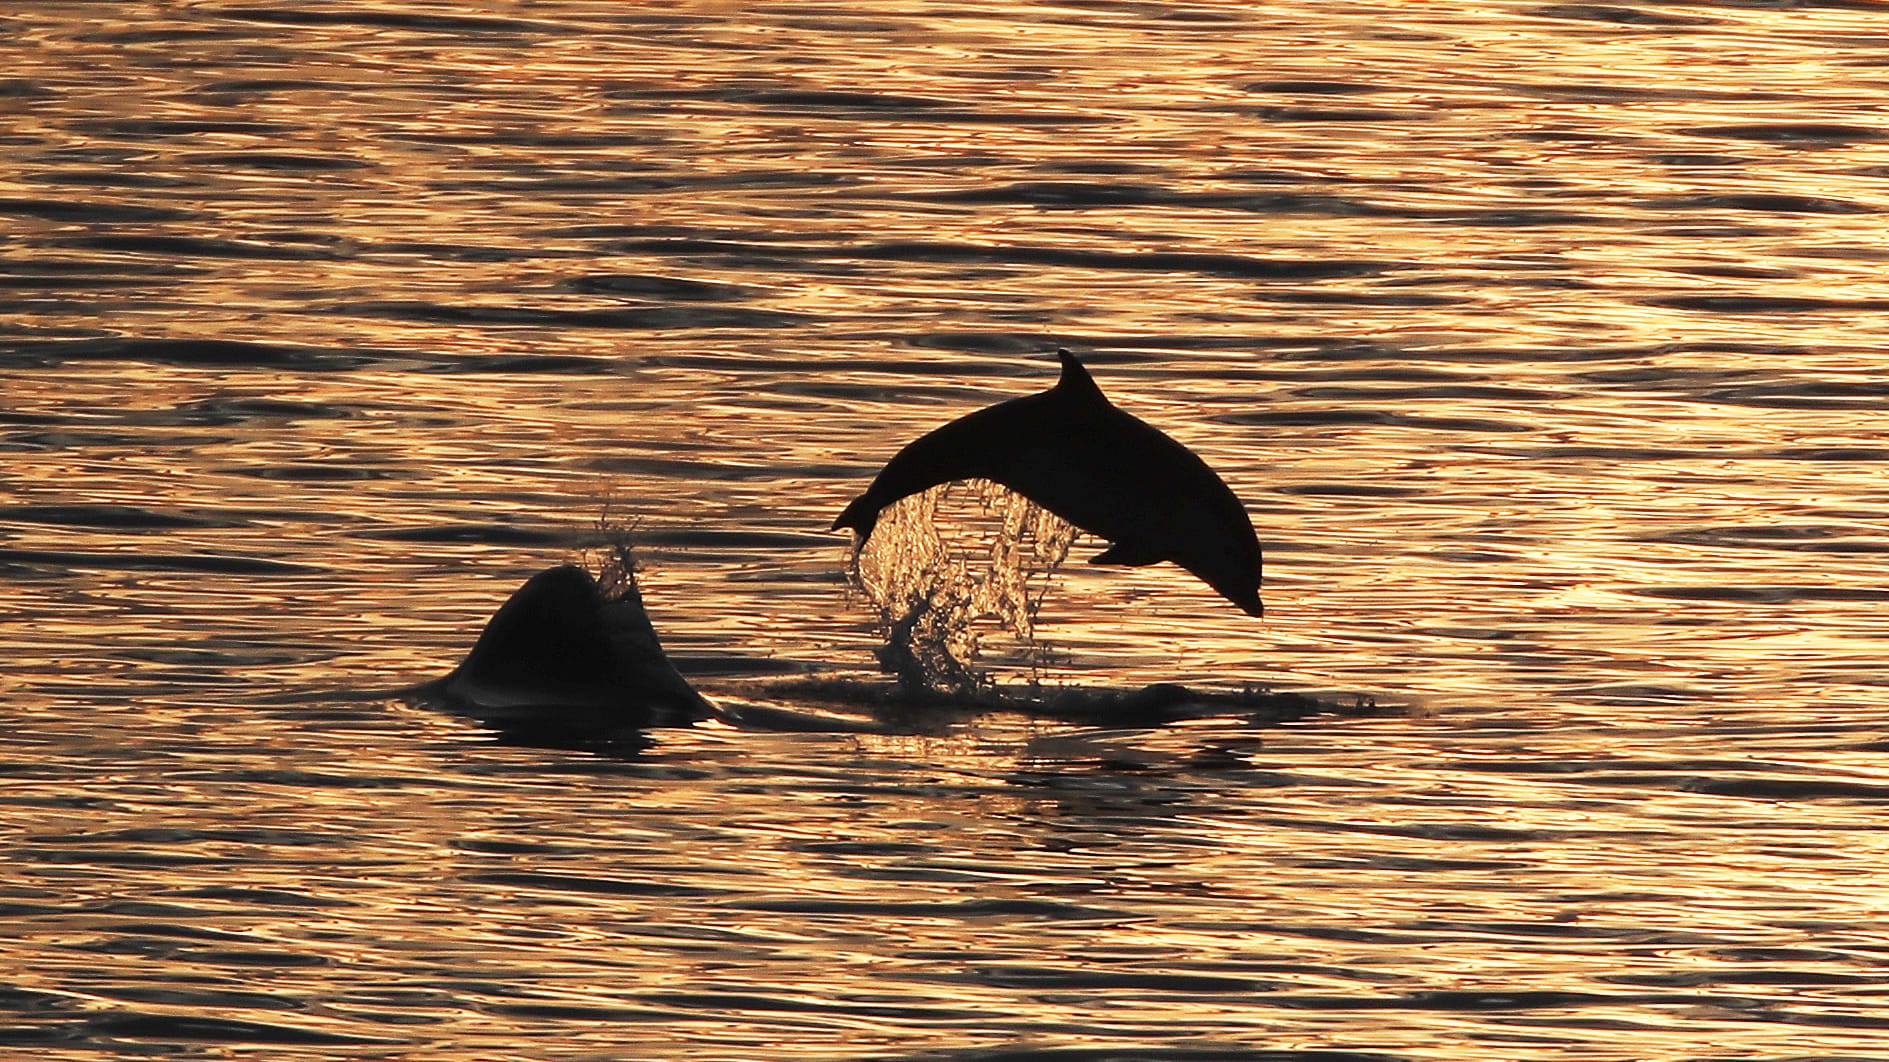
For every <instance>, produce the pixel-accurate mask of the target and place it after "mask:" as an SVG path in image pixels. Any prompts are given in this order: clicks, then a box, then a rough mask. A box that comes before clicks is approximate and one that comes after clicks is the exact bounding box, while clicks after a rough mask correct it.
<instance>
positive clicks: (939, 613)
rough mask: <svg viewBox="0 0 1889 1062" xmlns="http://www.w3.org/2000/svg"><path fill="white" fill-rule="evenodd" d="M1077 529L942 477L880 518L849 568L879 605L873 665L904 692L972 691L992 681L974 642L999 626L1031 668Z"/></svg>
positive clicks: (1022, 503) (1025, 502) (1005, 494)
mask: <svg viewBox="0 0 1889 1062" xmlns="http://www.w3.org/2000/svg"><path fill="white" fill-rule="evenodd" d="M1077 533H1078V532H1077V530H1076V528H1075V527H1074V526H1073V525H1071V524H1069V523H1068V522H1067V521H1065V520H1063V519H1062V518H1061V517H1058V516H1056V515H1055V514H1054V513H1051V512H1049V511H1048V510H1046V509H1044V508H1043V507H1042V506H1040V505H1037V504H1036V503H1035V502H1033V501H1031V500H1029V499H1028V498H1025V497H1023V496H1022V495H1020V494H1017V493H1014V492H1012V491H1010V490H1008V489H1006V488H1004V487H1002V486H999V485H998V484H995V483H991V482H989V481H986V480H971V481H968V482H964V483H949V484H945V485H943V486H940V487H934V488H932V489H931V490H928V491H925V492H923V493H921V494H916V495H913V496H911V497H909V498H905V499H902V500H901V501H899V502H896V503H894V504H893V505H891V506H888V507H887V508H886V509H885V510H884V511H883V512H881V513H880V514H879V521H878V526H877V529H876V530H875V531H874V533H873V535H872V537H871V538H870V539H868V540H867V541H866V543H865V544H864V545H863V546H858V547H855V549H854V551H853V555H852V557H851V560H850V563H849V565H848V574H849V575H850V576H851V578H852V581H853V584H854V585H855V586H857V587H858V588H859V589H860V590H861V591H862V592H864V593H865V595H866V597H867V599H868V600H869V601H871V603H872V604H873V606H874V607H875V608H876V609H877V610H878V613H879V620H880V626H881V630H882V633H883V635H884V637H885V644H884V645H883V646H882V647H881V648H880V649H879V651H878V657H879V665H880V667H881V669H882V670H884V671H886V672H887V673H888V674H891V675H894V676H896V677H897V679H898V682H899V685H900V686H901V687H905V688H907V689H925V690H950V691H955V692H969V691H971V690H974V689H977V688H978V687H980V686H986V685H988V684H989V681H990V679H989V676H988V675H987V674H986V673H985V672H984V671H983V670H981V669H980V668H978V667H977V666H976V659H977V656H978V651H979V649H980V644H981V642H982V639H983V638H984V636H985V635H986V634H988V633H990V632H992V631H993V630H994V631H999V632H1004V633H1006V634H1008V635H1009V636H1010V638H1011V639H1012V640H1013V641H1014V642H1015V643H1016V645H1017V647H1018V648H1019V649H1021V650H1022V652H1023V655H1024V657H1025V658H1026V659H1027V660H1028V661H1029V662H1030V666H1031V668H1032V671H1033V672H1034V671H1035V669H1036V668H1037V666H1038V664H1039V663H1040V661H1041V660H1042V658H1043V655H1044V653H1045V651H1046V650H1045V647H1044V646H1043V645H1042V644H1041V643H1040V642H1038V641H1037V639H1036V615H1037V610H1038V609H1039V608H1040V607H1041V605H1042V602H1043V595H1044V594H1045V593H1046V592H1047V591H1048V589H1049V586H1050V583H1051V581H1052V579H1053V577H1054V575H1055V573H1056V571H1057V569H1058V568H1060V567H1061V566H1062V563H1063V561H1064V560H1065V559H1066V558H1067V557H1068V556H1069V548H1070V546H1071V545H1072V544H1073V543H1074V542H1075V538H1076V535H1077Z"/></svg>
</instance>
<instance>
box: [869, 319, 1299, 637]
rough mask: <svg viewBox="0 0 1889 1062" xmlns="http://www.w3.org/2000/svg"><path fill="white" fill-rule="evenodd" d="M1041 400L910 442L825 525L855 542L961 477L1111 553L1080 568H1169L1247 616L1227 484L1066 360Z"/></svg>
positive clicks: (1245, 577)
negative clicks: (890, 512)
mask: <svg viewBox="0 0 1889 1062" xmlns="http://www.w3.org/2000/svg"><path fill="white" fill-rule="evenodd" d="M1056 357H1057V358H1058V359H1059V360H1061V362H1062V378H1061V379H1059V380H1057V382H1056V386H1055V387H1052V388H1050V389H1049V390H1047V391H1044V392H1043V393H1041V394H1034V395H1028V396H1026V397H1023V398H1013V399H1011V400H1010V401H1008V402H1000V403H998V404H997V405H994V406H991V407H989V408H988V409H980V410H978V411H977V412H975V413H971V414H967V415H966V416H963V417H959V418H958V419H957V420H954V421H952V422H951V423H949V424H946V425H945V426H944V427H942V428H938V429H936V430H934V431H932V432H930V433H928V434H925V435H922V436H920V437H918V438H917V439H915V440H913V441H912V442H911V443H910V444H908V445H907V446H906V447H905V448H904V449H903V450H900V451H899V452H898V453H897V454H895V455H893V457H892V460H891V461H888V462H887V463H886V466H885V467H884V468H882V469H880V470H879V474H878V475H877V476H875V477H874V478H873V481H872V485H871V486H869V487H867V488H866V492H865V493H864V494H861V495H860V496H859V497H857V498H854V499H853V501H852V503H851V504H849V505H847V506H846V509H845V511H843V512H841V513H840V515H839V519H837V520H834V521H833V529H834V530H838V529H840V528H842V527H850V528H853V529H855V530H856V531H858V532H859V542H860V544H861V545H864V544H865V542H866V540H867V539H869V538H871V537H872V529H873V526H874V525H875V524H876V523H877V522H878V519H879V511H880V510H881V509H884V508H885V507H886V506H888V505H891V504H892V503H893V502H895V501H898V500H899V499H900V498H904V497H907V496H908V495H912V494H917V493H918V492H920V491H923V490H927V489H929V488H931V487H935V486H937V485H938V484H940V483H949V482H952V481H954V480H960V479H988V480H990V481H992V482H994V483H1000V484H1002V485H1003V486H1005V487H1008V488H1010V489H1011V490H1013V491H1016V492H1017V493H1018V494H1021V495H1023V496H1024V497H1026V498H1028V499H1030V500H1031V501H1033V502H1035V503H1037V504H1038V505H1041V506H1042V507H1043V508H1045V509H1048V510H1049V511H1050V512H1052V513H1055V514H1056V515H1057V516H1060V517H1062V518H1063V519H1064V520H1067V521H1069V522H1070V523H1072V524H1074V525H1075V526H1076V527H1078V528H1081V529H1082V530H1084V531H1087V532H1089V533H1090V534H1093V535H1096V536H1098V537H1101V538H1105V539H1108V540H1109V541H1110V542H1111V543H1113V545H1111V546H1110V547H1109V548H1108V549H1106V550H1104V551H1103V552H1101V553H1100V554H1098V555H1096V556H1095V557H1092V558H1090V560H1089V563H1090V564H1119V565H1123V566H1126V567H1142V566H1144V565H1149V564H1158V563H1160V562H1161V561H1173V562H1174V563H1175V564H1177V565H1179V566H1180V567H1182V568H1185V569H1187V570H1188V571H1190V572H1192V573H1194V574H1195V575H1197V576H1199V577H1200V578H1201V580H1202V581H1203V582H1205V583H1206V584H1207V585H1208V586H1211V587H1213V588H1214V590H1216V591H1218V592H1219V594H1220V596H1222V597H1224V598H1226V599H1227V600H1228V601H1231V602H1233V603H1234V604H1235V605H1238V606H1239V607H1240V610H1241V611H1243V612H1245V613H1246V614H1247V615H1249V616H1259V615H1262V614H1263V613H1264V609H1263V608H1262V607H1261V605H1260V602H1259V578H1260V555H1259V536H1258V535H1257V534H1255V533H1254V531H1253V523H1252V521H1251V520H1249V519H1248V518H1247V515H1246V509H1245V508H1244V507H1243V506H1242V505H1241V504H1240V500H1239V499H1238V498H1236V497H1234V496H1233V491H1231V490H1230V489H1228V488H1227V485H1226V482H1225V481H1224V480H1222V479H1221V478H1220V477H1219V476H1218V475H1216V474H1215V473H1214V470H1213V469H1211V468H1208V467H1207V463H1206V462H1205V461H1202V460H1201V459H1200V457H1199V456H1198V455H1196V454H1195V453H1194V452H1193V451H1192V450H1189V449H1188V448H1187V447H1185V446H1182V445H1181V444H1180V443H1178V442H1175V441H1174V440H1173V439H1171V438H1169V437H1168V436H1167V435H1166V434H1165V433H1163V432H1162V431H1161V430H1160V429H1158V428H1156V427H1154V426H1153V425H1150V424H1148V423H1146V422H1145V421H1142V420H1139V419H1137V418H1135V417H1133V416H1130V415H1129V414H1127V413H1124V412H1122V411H1121V410H1119V409H1117V408H1115V406H1113V405H1111V404H1110V403H1109V400H1108V398H1107V397H1105V396H1104V395H1103V394H1102V389H1101V388H1099V387H1097V386H1096V385H1095V381H1094V380H1093V379H1091V378H1090V377H1089V371H1088V370H1087V369H1085V368H1083V367H1082V363H1081V362H1080V361H1078V360H1076V356H1075V355H1074V354H1071V353H1069V352H1068V351H1067V350H1062V349H1058V350H1057V351H1056Z"/></svg>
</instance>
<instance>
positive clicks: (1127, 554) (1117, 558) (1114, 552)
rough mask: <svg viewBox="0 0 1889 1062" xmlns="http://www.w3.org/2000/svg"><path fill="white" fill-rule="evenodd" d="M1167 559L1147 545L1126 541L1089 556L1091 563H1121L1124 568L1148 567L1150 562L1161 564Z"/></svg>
mask: <svg viewBox="0 0 1889 1062" xmlns="http://www.w3.org/2000/svg"><path fill="white" fill-rule="evenodd" d="M1164 560H1167V558H1166V557H1162V556H1157V555H1156V554H1155V553H1154V551H1153V550H1150V549H1149V548H1148V547H1146V546H1131V545H1129V544H1128V543H1126V542H1117V543H1116V544H1114V545H1113V546H1110V547H1109V548H1107V549H1105V550H1103V551H1102V552H1100V553H1098V554H1096V555H1095V556H1093V557H1090V558H1089V563H1090V564H1119V565H1121V566H1122V567H1124V568H1146V567H1147V566H1148V565H1150V564H1159V563H1161V562H1162V561H1164Z"/></svg>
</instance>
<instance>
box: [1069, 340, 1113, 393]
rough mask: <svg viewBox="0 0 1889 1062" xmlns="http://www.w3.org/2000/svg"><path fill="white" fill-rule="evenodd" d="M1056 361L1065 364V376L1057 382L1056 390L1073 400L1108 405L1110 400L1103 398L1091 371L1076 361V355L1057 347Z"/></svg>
mask: <svg viewBox="0 0 1889 1062" xmlns="http://www.w3.org/2000/svg"><path fill="white" fill-rule="evenodd" d="M1056 360H1057V361H1060V362H1062V363H1063V375H1062V378H1061V379H1059V380H1057V381H1056V390H1058V391H1061V392H1063V393H1064V394H1066V395H1069V396H1070V397H1072V398H1085V399H1087V398H1093V399H1094V400H1095V401H1098V402H1101V403H1102V404H1103V405H1107V404H1108V399H1107V398H1106V397H1104V396H1103V394H1102V389H1101V388H1100V387H1097V386H1096V385H1095V380H1094V379H1093V378H1092V377H1091V376H1090V375H1089V370H1087V369H1085V368H1083V367H1082V362H1080V361H1078V360H1076V356H1075V355H1074V354H1071V353H1069V351H1067V350H1064V349H1063V348H1062V347H1057V348H1056Z"/></svg>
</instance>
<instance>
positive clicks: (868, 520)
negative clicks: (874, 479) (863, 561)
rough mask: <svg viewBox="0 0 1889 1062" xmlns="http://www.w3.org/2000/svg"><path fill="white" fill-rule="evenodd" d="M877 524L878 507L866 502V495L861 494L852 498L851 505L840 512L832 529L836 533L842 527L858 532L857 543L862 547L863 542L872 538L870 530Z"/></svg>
mask: <svg viewBox="0 0 1889 1062" xmlns="http://www.w3.org/2000/svg"><path fill="white" fill-rule="evenodd" d="M878 522H879V507H878V506H876V505H873V504H872V503H871V502H869V501H867V500H866V495H864V494H862V495H860V496H859V497H857V498H854V499H853V501H852V504H850V505H848V506H847V507H846V508H845V509H843V510H841V512H840V515H839V516H838V517H837V518H836V519H835V520H834V521H833V528H832V529H833V530H834V531H838V530H839V529H840V528H842V527H850V528H852V529H853V530H855V531H857V532H859V542H860V544H862V545H864V544H865V541H866V540H867V539H869V538H871V537H872V529H873V527H874V525H876V524H877V523H878Z"/></svg>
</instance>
